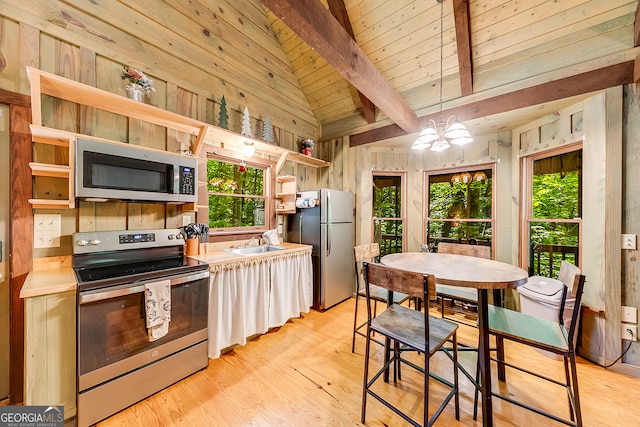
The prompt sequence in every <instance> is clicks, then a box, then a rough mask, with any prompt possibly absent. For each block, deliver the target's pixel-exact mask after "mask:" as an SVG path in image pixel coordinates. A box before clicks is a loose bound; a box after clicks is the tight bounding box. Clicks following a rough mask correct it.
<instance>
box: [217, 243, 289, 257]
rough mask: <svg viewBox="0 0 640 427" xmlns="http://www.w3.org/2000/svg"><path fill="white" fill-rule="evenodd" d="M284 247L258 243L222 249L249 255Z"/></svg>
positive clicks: (274, 250)
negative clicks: (257, 244)
mask: <svg viewBox="0 0 640 427" xmlns="http://www.w3.org/2000/svg"><path fill="white" fill-rule="evenodd" d="M284 249H285V248H282V247H280V246H272V245H260V246H242V247H239V248H228V249H223V251H225V252H229V253H232V254H236V255H242V256H249V255H258V254H266V253H268V252H278V251H283V250H284Z"/></svg>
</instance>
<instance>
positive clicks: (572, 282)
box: [558, 261, 585, 345]
mask: <svg viewBox="0 0 640 427" xmlns="http://www.w3.org/2000/svg"><path fill="white" fill-rule="evenodd" d="M558 279H559V280H560V281H561V282H562V284H563V285H564V288H563V290H562V299H561V300H560V312H559V315H558V316H559V319H558V320H559V323H560V324H561V325H563V324H564V318H563V317H564V305H565V299H566V297H567V295H568V294H570V295H571V297H572V298H575V300H574V302H573V311H572V312H571V323H570V324H569V331H568V336H569V337H568V341H569V342H570V343H571V345H573V344H575V341H574V336H575V333H576V329H577V327H578V316H579V315H580V304H581V302H582V291H583V290H584V281H585V277H584V275H583V274H580V269H579V268H578V267H576V266H575V265H573V264H571V263H570V262H567V261H562V263H561V264H560V272H559V273H558Z"/></svg>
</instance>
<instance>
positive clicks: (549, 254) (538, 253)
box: [529, 243, 578, 278]
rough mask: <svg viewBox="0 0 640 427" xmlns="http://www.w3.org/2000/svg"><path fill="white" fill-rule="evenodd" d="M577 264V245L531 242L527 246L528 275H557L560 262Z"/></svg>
mask: <svg viewBox="0 0 640 427" xmlns="http://www.w3.org/2000/svg"><path fill="white" fill-rule="evenodd" d="M562 261H567V262H570V263H572V264H576V265H577V264H578V247H577V246H565V245H548V244H540V243H531V245H530V247H529V276H545V277H553V278H555V277H558V271H559V270H560V264H561V262H562Z"/></svg>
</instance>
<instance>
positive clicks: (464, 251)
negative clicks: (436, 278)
mask: <svg viewBox="0 0 640 427" xmlns="http://www.w3.org/2000/svg"><path fill="white" fill-rule="evenodd" d="M438 253H440V254H455V255H467V256H474V257H476V258H486V259H491V247H490V246H480V245H465V244H461V243H447V242H440V243H438Z"/></svg>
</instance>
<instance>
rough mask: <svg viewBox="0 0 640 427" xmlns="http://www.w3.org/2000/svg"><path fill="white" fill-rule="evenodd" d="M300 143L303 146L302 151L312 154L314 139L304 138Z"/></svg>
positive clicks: (306, 154)
mask: <svg viewBox="0 0 640 427" xmlns="http://www.w3.org/2000/svg"><path fill="white" fill-rule="evenodd" d="M300 145H301V146H302V153H303V154H304V155H305V156H310V155H311V150H313V139H309V138H307V139H303V140H302V142H300Z"/></svg>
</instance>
